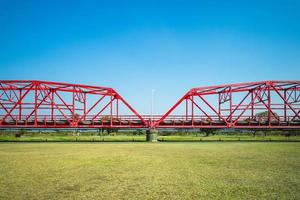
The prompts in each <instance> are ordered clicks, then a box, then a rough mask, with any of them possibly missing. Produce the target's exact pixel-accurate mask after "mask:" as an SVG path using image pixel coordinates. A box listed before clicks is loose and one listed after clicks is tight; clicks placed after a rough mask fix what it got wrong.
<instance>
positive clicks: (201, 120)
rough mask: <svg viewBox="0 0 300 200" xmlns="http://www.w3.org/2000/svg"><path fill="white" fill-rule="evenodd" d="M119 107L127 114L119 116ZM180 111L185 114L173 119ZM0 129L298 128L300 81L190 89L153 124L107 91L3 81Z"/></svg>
mask: <svg viewBox="0 0 300 200" xmlns="http://www.w3.org/2000/svg"><path fill="white" fill-rule="evenodd" d="M121 105H123V107H124V108H127V110H128V112H129V113H130V114H129V115H125V114H122V113H120V110H119V108H120V106H121ZM181 105H182V106H181ZM179 107H182V108H183V109H182V110H180V108H179ZM177 110H180V111H181V112H180V113H181V114H177V115H174V112H175V111H177ZM122 111H123V110H122ZM262 111H265V115H263V116H259V115H258V113H260V112H262ZM0 128H246V129H249V128H253V129H259V128H262V129H268V128H269V129H270V128H276V129H286V128H290V129H300V81H259V82H250V83H238V84H226V85H217V86H207V87H198V88H192V89H191V90H189V91H188V92H187V93H186V94H185V95H184V96H183V97H182V98H181V99H179V101H178V102H176V103H175V104H174V105H173V106H172V107H171V108H170V109H169V110H168V111H167V112H166V113H165V114H164V115H162V116H153V121H151V118H150V116H141V115H140V114H139V113H137V112H136V110H135V109H134V108H133V107H131V106H130V105H129V104H128V103H127V102H126V101H125V100H124V99H123V98H122V97H121V96H120V95H119V94H118V93H117V92H116V91H115V90H114V89H112V88H109V87H98V86H88V85H81V84H69V83H58V82H49V81H37V80H33V81H29V80H25V81H22V80H2V81H0Z"/></svg>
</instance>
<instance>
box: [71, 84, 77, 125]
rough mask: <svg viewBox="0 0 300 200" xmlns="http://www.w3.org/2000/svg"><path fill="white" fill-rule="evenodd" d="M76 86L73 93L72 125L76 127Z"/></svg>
mask: <svg viewBox="0 0 300 200" xmlns="http://www.w3.org/2000/svg"><path fill="white" fill-rule="evenodd" d="M75 121H76V119H75V86H74V87H73V91H72V125H75V123H76V122H75Z"/></svg>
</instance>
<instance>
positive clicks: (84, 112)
mask: <svg viewBox="0 0 300 200" xmlns="http://www.w3.org/2000/svg"><path fill="white" fill-rule="evenodd" d="M83 116H84V117H83V120H86V93H85V92H84V93H83Z"/></svg>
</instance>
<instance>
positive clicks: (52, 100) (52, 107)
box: [51, 89, 54, 121]
mask: <svg viewBox="0 0 300 200" xmlns="http://www.w3.org/2000/svg"><path fill="white" fill-rule="evenodd" d="M51 120H52V121H53V120H54V89H51Z"/></svg>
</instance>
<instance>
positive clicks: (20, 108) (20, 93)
mask: <svg viewBox="0 0 300 200" xmlns="http://www.w3.org/2000/svg"><path fill="white" fill-rule="evenodd" d="M21 96H22V89H19V99H20V100H21V101H20V104H19V120H21V119H22V99H21Z"/></svg>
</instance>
